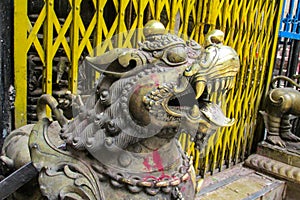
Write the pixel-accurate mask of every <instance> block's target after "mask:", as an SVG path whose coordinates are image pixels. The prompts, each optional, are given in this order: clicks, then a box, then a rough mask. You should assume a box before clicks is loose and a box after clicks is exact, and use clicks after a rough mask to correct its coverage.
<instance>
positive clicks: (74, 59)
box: [69, 0, 81, 94]
mask: <svg viewBox="0 0 300 200" xmlns="http://www.w3.org/2000/svg"><path fill="white" fill-rule="evenodd" d="M80 2H81V0H72V4H73V6H72V11H71V12H72V15H73V23H72V28H71V51H72V52H71V66H70V71H69V89H70V91H71V92H72V93H73V94H77V76H78V59H79V55H78V46H79V45H78V44H79V17H80Z"/></svg>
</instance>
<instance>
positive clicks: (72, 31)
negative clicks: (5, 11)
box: [14, 0, 282, 176]
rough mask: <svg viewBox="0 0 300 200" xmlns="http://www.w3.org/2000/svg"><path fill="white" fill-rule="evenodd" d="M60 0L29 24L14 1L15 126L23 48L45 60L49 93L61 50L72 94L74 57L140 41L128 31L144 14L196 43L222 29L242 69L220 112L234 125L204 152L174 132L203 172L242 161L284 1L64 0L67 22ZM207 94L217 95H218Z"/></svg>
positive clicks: (22, 89) (22, 102) (22, 85)
mask: <svg viewBox="0 0 300 200" xmlns="http://www.w3.org/2000/svg"><path fill="white" fill-rule="evenodd" d="M58 2H61V1H53V0H46V1H45V3H43V4H42V7H41V10H40V12H39V14H38V15H37V19H36V21H35V24H34V25H32V24H31V23H30V20H29V18H28V14H27V8H26V5H27V3H26V1H24V0H16V1H14V4H15V14H14V16H15V26H14V27H15V30H14V32H15V36H14V38H15V66H16V69H15V77H16V80H15V85H16V89H17V90H16V91H17V95H16V109H15V116H16V118H15V121H16V127H20V126H21V125H24V124H26V122H27V119H26V117H27V115H26V114H27V110H26V109H27V108H26V106H27V102H26V97H27V96H26V95H27V90H26V89H27V88H26V77H27V76H26V75H27V63H26V59H27V52H28V50H29V48H31V47H34V48H35V49H36V52H37V55H38V57H39V58H40V60H41V62H42V63H43V71H44V79H43V82H42V83H43V92H44V93H49V94H50V93H51V92H52V91H51V84H53V83H51V81H52V79H51V73H52V68H53V61H52V59H53V57H54V55H55V54H56V52H57V51H58V49H59V48H62V49H63V50H64V51H65V54H66V57H67V59H68V60H69V61H70V68H69V70H68V76H69V78H68V81H69V85H68V88H69V89H70V90H71V91H72V92H73V93H76V92H77V84H78V82H77V81H78V80H77V75H78V74H77V71H78V65H79V63H78V61H79V60H80V57H81V55H82V54H83V52H88V54H90V55H94V54H97V55H99V54H101V53H102V52H105V51H107V50H108V49H112V48H114V47H133V46H135V44H136V41H138V40H141V39H143V35H142V34H141V35H139V34H137V35H136V34H133V32H134V30H136V29H138V28H143V26H144V24H145V23H146V22H147V21H148V20H149V19H157V20H160V21H161V22H162V23H163V24H164V25H165V26H166V27H167V29H168V30H172V31H175V32H176V33H177V34H178V35H180V36H181V37H183V38H187V37H191V38H193V39H194V40H196V41H197V42H198V43H200V44H203V43H204V42H205V37H204V33H207V32H208V31H210V30H213V29H215V28H217V29H220V30H222V31H224V32H225V33H226V34H225V35H226V37H225V39H224V43H225V44H226V45H229V46H232V47H234V49H235V50H236V51H237V52H238V54H239V56H240V60H241V64H242V68H241V71H240V73H239V74H238V77H237V79H236V83H235V85H234V86H235V87H234V89H232V90H231V91H230V92H229V93H228V96H227V99H226V103H224V104H223V105H222V107H223V109H224V111H225V110H226V109H225V107H226V106H227V105H228V106H229V107H228V108H227V110H226V113H227V116H230V117H231V118H235V119H236V120H237V122H236V124H235V125H234V126H233V127H230V128H224V129H223V130H222V131H220V132H218V133H217V134H215V136H214V137H212V138H211V139H210V140H209V141H208V146H207V147H206V149H205V150H204V151H203V152H202V154H201V153H200V152H199V151H197V150H196V149H195V148H194V146H193V143H192V142H190V141H189V139H188V138H187V137H186V136H184V135H183V136H181V138H180V140H181V141H182V145H183V147H184V148H185V149H186V150H187V151H188V152H189V153H191V154H192V155H193V156H194V158H195V168H196V172H197V174H199V175H202V176H204V175H205V174H206V173H207V172H210V173H212V172H214V171H216V170H222V169H223V168H224V167H229V166H231V165H232V164H236V163H238V162H240V161H242V160H244V158H245V156H247V155H248V154H249V152H250V149H251V145H252V141H253V134H254V131H255V128H256V124H257V123H256V119H257V112H258V107H259V104H260V100H261V97H262V96H264V89H265V88H268V85H269V83H270V80H271V75H272V68H273V63H274V55H275V51H276V49H275V47H276V43H277V35H278V29H279V18H280V13H279V11H281V7H282V1H279V0H277V1H272V0H266V1H265V0H250V1H240V0H233V1H229V0H213V1H209V0H201V1H194V0H193V1H177V0H175V1H154V0H146V1H137V0H125V1H117V0H114V1H97V0H90V1H85V0H69V1H66V2H67V3H68V5H69V7H68V8H69V9H65V10H66V14H65V15H64V17H65V21H64V22H61V23H59V20H58V17H61V16H60V15H61V14H59V13H60V11H59V10H58V9H57V5H58V4H59V3H58ZM84 2H85V3H86V2H89V3H88V4H89V5H90V7H91V12H89V13H91V16H89V17H83V13H85V11H84V9H85V8H83V5H85V3H84ZM274 22H278V23H275V24H274ZM24 24H27V26H24ZM127 30H129V31H127ZM38 33H43V37H44V39H43V41H40V40H39V39H38V36H39V34H38ZM115 34H119V37H118V40H117V41H118V42H116V44H115V43H114V42H113V41H110V40H105V39H107V38H111V37H112V36H113V35H115ZM104 40H105V41H104ZM103 41H104V42H103ZM98 45H100V46H101V48H100V49H99V50H98V49H97V51H96V52H94V50H93V48H94V47H96V46H98ZM116 45H117V46H116ZM52 86H53V85H52ZM217 86H218V85H214V87H217ZM211 98H212V100H213V101H218V100H220V99H219V98H220V96H219V95H218V94H215V95H212V97H211Z"/></svg>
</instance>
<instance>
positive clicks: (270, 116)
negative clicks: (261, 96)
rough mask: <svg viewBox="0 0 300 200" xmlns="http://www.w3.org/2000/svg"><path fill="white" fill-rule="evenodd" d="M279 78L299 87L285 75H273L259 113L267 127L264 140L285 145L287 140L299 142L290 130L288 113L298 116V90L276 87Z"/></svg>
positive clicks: (281, 145)
mask: <svg viewBox="0 0 300 200" xmlns="http://www.w3.org/2000/svg"><path fill="white" fill-rule="evenodd" d="M280 79H281V80H285V81H288V82H289V83H290V84H291V85H292V86H295V87H297V88H300V85H298V84H297V83H296V82H294V81H293V80H292V79H290V78H288V77H286V76H277V77H275V78H274V79H273V80H272V83H271V87H272V89H271V90H270V91H269V93H268V95H267V98H266V108H265V111H261V113H262V114H263V116H264V122H265V126H266V129H267V137H266V140H267V141H268V142H270V143H271V144H274V145H278V146H280V147H286V143H287V142H292V143H297V142H300V138H299V137H297V136H296V135H294V134H293V133H292V132H291V127H292V126H291V123H290V115H294V116H300V92H299V91H298V90H296V89H294V88H293V87H284V88H276V85H275V83H276V81H278V80H280Z"/></svg>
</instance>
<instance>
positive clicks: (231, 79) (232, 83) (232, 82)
mask: <svg viewBox="0 0 300 200" xmlns="http://www.w3.org/2000/svg"><path fill="white" fill-rule="evenodd" d="M233 86H234V80H233V78H232V77H231V78H230V79H229V86H228V89H231V88H233Z"/></svg>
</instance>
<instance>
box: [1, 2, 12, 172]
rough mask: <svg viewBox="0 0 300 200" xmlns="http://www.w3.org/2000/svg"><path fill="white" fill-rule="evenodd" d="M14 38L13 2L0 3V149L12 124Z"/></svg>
mask: <svg viewBox="0 0 300 200" xmlns="http://www.w3.org/2000/svg"><path fill="white" fill-rule="evenodd" d="M12 37H13V1H12V0H7V1H0V149H1V147H2V144H3V138H4V137H5V136H6V135H7V134H8V133H9V132H10V130H11V124H12V116H11V113H12V112H11V103H10V97H9V88H10V86H11V85H12V83H13V67H12V58H13V56H12V53H13V50H12ZM0 173H1V172H0Z"/></svg>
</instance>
